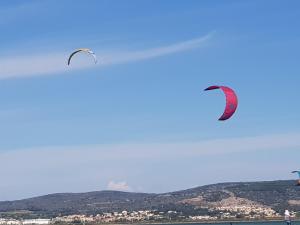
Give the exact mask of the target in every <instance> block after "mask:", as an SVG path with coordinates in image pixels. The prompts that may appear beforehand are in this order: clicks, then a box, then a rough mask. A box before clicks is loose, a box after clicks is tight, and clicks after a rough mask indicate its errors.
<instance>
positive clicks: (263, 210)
mask: <svg viewBox="0 0 300 225" xmlns="http://www.w3.org/2000/svg"><path fill="white" fill-rule="evenodd" d="M214 210H217V211H220V219H232V218H248V219H259V218H281V217H282V216H281V215H280V214H279V213H277V212H276V211H275V210H273V209H271V208H267V207H260V206H222V207H216V208H214Z"/></svg>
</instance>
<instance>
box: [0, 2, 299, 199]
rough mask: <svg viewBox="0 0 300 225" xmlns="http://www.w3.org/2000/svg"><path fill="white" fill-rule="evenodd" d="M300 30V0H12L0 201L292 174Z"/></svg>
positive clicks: (0, 79)
mask: <svg viewBox="0 0 300 225" xmlns="http://www.w3.org/2000/svg"><path fill="white" fill-rule="evenodd" d="M299 26H300V3H299V2H298V1H289V2H286V1H253V0H251V1H250V0H249V1H192V0H189V1H184V2H183V1H173V0H172V1H147V0H145V1H135V0H130V1H129V0H128V1H126V0H125V1H113V0H109V1H104V0H102V1H88V2H85V1H80V2H79V1H78V2H76V3H74V1H67V0H64V1H26V2H24V1H6V2H1V3H0V28H1V31H2V32H1V36H0V43H1V52H0V102H1V104H0V124H1V126H0V137H1V139H0V140H1V141H0V176H1V179H2V182H1V183H0V200H12V199H20V198H26V197H31V196H36V195H41V194H48V193H53V192H85V191H92V190H104V189H114V190H128V191H139V192H167V191H174V190H179V189H184V188H190V187H193V186H198V185H205V184H209V183H217V182H225V181H255V180H275V179H293V178H295V177H294V176H293V175H292V174H290V171H291V170H294V169H300V165H299V164H298V162H297V158H299V156H300V153H299V148H300V129H299V125H300V122H299V121H300V118H299V117H300V116H299V115H300V106H299V104H298V102H299V99H298V98H299V95H300V89H299V83H300V76H299V74H300V68H299V59H300V30H299V29H298V27H299ZM81 47H86V48H91V49H92V50H93V51H94V52H95V53H96V54H97V57H98V59H99V62H100V63H98V64H97V65H94V64H93V62H92V60H91V59H90V58H89V57H87V56H86V55H84V54H82V55H77V56H76V57H74V59H73V61H72V65H71V66H70V67H68V66H66V61H67V57H68V55H69V54H70V52H72V51H73V50H74V49H76V48H81ZM210 85H227V86H230V87H232V88H233V89H234V90H236V92H237V95H238V97H239V107H238V110H237V112H236V114H235V115H234V116H233V117H232V118H231V119H230V120H228V121H226V122H219V121H218V120H217V119H218V118H219V116H220V115H221V114H222V112H223V109H224V97H223V95H222V93H221V92H220V91H211V92H207V93H206V92H203V89H204V88H206V87H208V86H210ZM3 181H4V182H3Z"/></svg>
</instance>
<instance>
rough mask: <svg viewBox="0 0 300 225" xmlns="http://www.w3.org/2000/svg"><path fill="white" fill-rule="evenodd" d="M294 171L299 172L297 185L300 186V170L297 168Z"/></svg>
mask: <svg viewBox="0 0 300 225" xmlns="http://www.w3.org/2000/svg"><path fill="white" fill-rule="evenodd" d="M292 173H297V174H298V177H299V179H298V180H297V184H296V185H297V186H300V171H298V170H295V171H292Z"/></svg>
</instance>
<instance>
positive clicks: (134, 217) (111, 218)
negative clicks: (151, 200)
mask: <svg viewBox="0 0 300 225" xmlns="http://www.w3.org/2000/svg"><path fill="white" fill-rule="evenodd" d="M209 213H210V214H211V215H198V216H189V215H183V214H182V213H181V212H176V211H168V212H159V211H157V210H143V211H133V212H128V211H122V212H113V213H102V214H97V215H68V216H60V217H55V218H52V219H31V220H16V219H1V218H0V225H2V224H3V225H30V224H34V225H47V224H66V223H67V224H71V223H72V224H73V223H74V224H80V223H81V224H92V223H98V224H101V223H135V222H166V221H217V220H234V219H239V218H243V219H250V220H251V219H262V218H265V219H268V218H272V219H274V218H278V219H281V218H282V215H280V214H279V213H277V212H276V211H274V210H273V209H271V208H266V207H258V206H232V207H228V206H226V207H224V206H222V207H215V208H211V209H209ZM292 216H293V213H292Z"/></svg>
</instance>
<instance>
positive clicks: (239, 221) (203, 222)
mask: <svg viewBox="0 0 300 225" xmlns="http://www.w3.org/2000/svg"><path fill="white" fill-rule="evenodd" d="M272 222H282V223H283V224H286V222H285V220H284V219H281V220H280V219H270V220H266V219H264V220H218V221H170V222H149V223H147V222H141V223H138V222H134V223H91V224H98V225H104V224H105V225H151V224H154V225H159V224H162V225H164V224H175V225H176V224H224V223H228V224H230V223H232V224H235V223H272ZM293 222H300V218H297V219H295V220H292V224H293ZM86 224H89V223H86Z"/></svg>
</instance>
